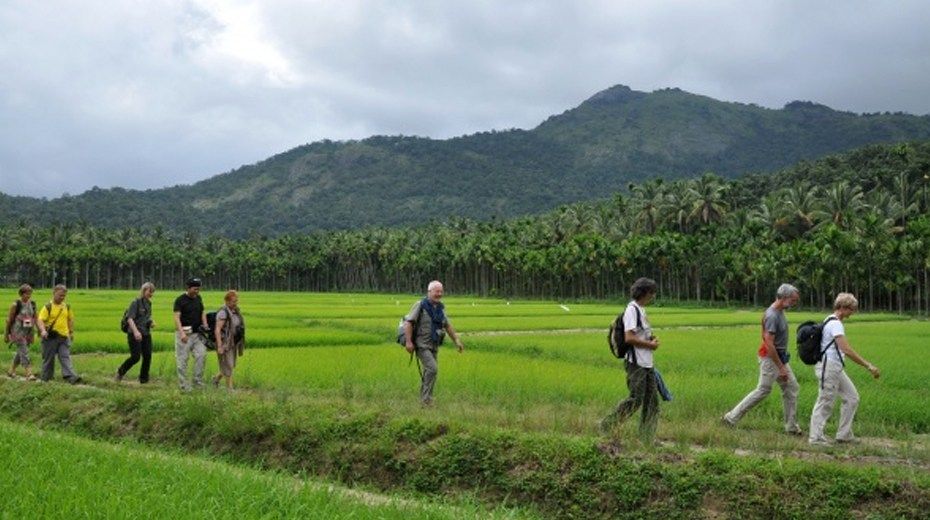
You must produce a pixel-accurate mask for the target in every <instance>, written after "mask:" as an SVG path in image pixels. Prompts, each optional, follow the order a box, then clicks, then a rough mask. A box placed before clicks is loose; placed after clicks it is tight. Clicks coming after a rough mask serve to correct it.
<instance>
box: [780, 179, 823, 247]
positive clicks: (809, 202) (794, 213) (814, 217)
mask: <svg viewBox="0 0 930 520" xmlns="http://www.w3.org/2000/svg"><path fill="white" fill-rule="evenodd" d="M819 191H820V190H819V189H817V188H816V187H813V188H812V187H810V186H809V185H805V184H802V185H799V186H793V187H791V188H787V189H785V190H784V191H782V193H781V201H782V205H783V208H784V210H783V211H784V215H785V217H786V228H785V231H786V232H787V233H788V234H789V235H791V236H794V237H798V236H801V235H803V234H804V233H807V232H808V231H810V230H811V229H812V228H813V227H814V226H815V225H816V224H817V222H818V221H819V220H821V219H822V217H824V216H825V215H824V213H823V211H822V210H821V209H820V208H819V206H818V202H817V201H818V196H819Z"/></svg>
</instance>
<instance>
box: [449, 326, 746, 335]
mask: <svg viewBox="0 0 930 520" xmlns="http://www.w3.org/2000/svg"><path fill="white" fill-rule="evenodd" d="M750 326H755V325H749V324H746V323H739V324H736V325H673V326H669V327H653V330H657V331H659V330H711V329H736V328H743V327H750ZM601 332H603V333H606V332H607V327H598V328H581V329H529V330H483V331H478V332H461V333H460V334H461V335H462V336H464V337H481V336H518V335H521V334H545V335H559V334H589V333H591V334H593V333H601Z"/></svg>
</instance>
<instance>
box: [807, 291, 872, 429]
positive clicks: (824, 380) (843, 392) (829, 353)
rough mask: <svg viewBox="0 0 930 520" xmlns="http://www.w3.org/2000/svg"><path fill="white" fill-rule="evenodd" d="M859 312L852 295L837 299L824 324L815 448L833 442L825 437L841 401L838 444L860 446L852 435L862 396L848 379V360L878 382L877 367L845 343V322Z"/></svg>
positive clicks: (814, 424) (817, 372)
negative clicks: (866, 371)
mask: <svg viewBox="0 0 930 520" xmlns="http://www.w3.org/2000/svg"><path fill="white" fill-rule="evenodd" d="M857 310H859V302H858V300H856V297H855V296H853V295H852V294H850V293H840V294H838V295H836V301H835V302H834V303H833V314H831V315H829V316H827V319H826V320H824V322H823V336H822V337H821V340H820V352H821V354H822V357H821V359H820V361H818V362H817V364H816V365H814V374H815V375H816V376H817V379H818V380H819V381H820V392H819V393H818V394H817V402H816V404H814V411H813V413H812V414H811V430H810V437H809V438H808V442H810V443H811V444H814V445H829V444H830V441H828V440H827V438H826V437H824V433H823V430H824V427H825V426H826V424H827V420H828V419H829V418H830V414H831V413H832V412H833V404H834V403H835V402H836V398H837V397H839V398H840V399H841V400H842V403H843V404H842V406H841V407H840V424H839V427H838V428H837V430H836V442H842V443H853V442H857V440H856V438H855V436H853V432H852V422H853V417H854V416H855V415H856V408H858V407H859V392H858V391H857V390H856V386H855V385H853V382H852V380H850V379H849V376H847V375H846V361H845V360H846V359H847V358H849V359H851V360H853V361H855V362H856V363H858V364H860V365H862V366H864V367H865V368H866V369H867V370H868V371H869V372H870V373H871V374H872V377H874V378H875V379H878V377H879V375H881V374H880V372H879V371H878V367H876V366H875V365H873V364H872V363H869V362H868V361H866V360H865V359H864V358H863V357H862V356H860V355H859V354H858V353H857V352H856V351H855V350H853V348H852V346H851V345H850V344H849V341H848V340H847V339H846V329H845V327H844V326H843V321H845V320H846V318H848V317H850V316H852V315H853V313H855V312H856V311H857Z"/></svg>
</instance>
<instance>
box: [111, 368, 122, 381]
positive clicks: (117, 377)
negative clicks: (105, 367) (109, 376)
mask: <svg viewBox="0 0 930 520" xmlns="http://www.w3.org/2000/svg"><path fill="white" fill-rule="evenodd" d="M113 380H114V381H116V382H117V383H119V382H120V381H122V380H123V374H120V373H119V370H117V371H116V375H115V376H113Z"/></svg>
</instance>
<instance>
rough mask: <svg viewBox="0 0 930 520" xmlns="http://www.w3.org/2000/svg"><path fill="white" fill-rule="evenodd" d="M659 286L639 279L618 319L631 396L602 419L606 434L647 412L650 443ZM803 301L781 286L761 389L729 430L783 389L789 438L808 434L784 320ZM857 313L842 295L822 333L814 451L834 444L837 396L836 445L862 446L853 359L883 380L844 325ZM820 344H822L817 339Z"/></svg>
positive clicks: (730, 418) (737, 410)
mask: <svg viewBox="0 0 930 520" xmlns="http://www.w3.org/2000/svg"><path fill="white" fill-rule="evenodd" d="M657 288H658V287H657V285H656V283H655V281H653V280H651V279H649V278H640V279H638V280H636V282H634V283H633V286H632V288H631V290H630V296H631V301H630V303H629V304H628V305H627V307H626V310H625V311H624V312H623V314H622V315H621V317H620V318H618V322H619V323H620V324H622V333H623V339H624V341H625V343H626V344H628V345H630V346H631V347H632V348H628V349H627V350H626V354H625V359H624V364H625V368H626V374H627V379H626V381H627V387H628V388H629V392H630V393H629V397H627V398H626V399H624V400H622V401H620V403H619V404H618V405H617V407H616V408H615V409H614V410H613V411H612V412H611V413H610V414H608V415H607V417H605V418H604V419H603V420H602V421H601V428H602V430H603V431H605V432H609V431H610V430H611V429H612V428H613V427H615V426H616V425H617V424H618V423H620V422H622V421H623V420H624V419H626V418H627V417H629V416H631V415H632V414H633V413H634V412H636V410H641V413H642V416H641V419H640V428H639V429H640V434H641V435H642V436H643V437H644V438H651V437H652V435H653V434H654V432H655V429H656V424H657V422H658V410H659V397H658V394H659V393H660V387H661V385H662V379H661V376H659V375H658V373H657V371H656V369H655V365H654V353H655V351H656V350H657V349H658V348H659V340H658V339H657V338H656V337H655V336H653V334H652V327H651V325H650V324H649V319H648V317H647V314H646V306H648V305H649V304H650V303H652V301H653V300H654V299H655V296H656V292H657ZM799 298H800V292H799V291H798V289H797V288H796V287H794V286H792V285H790V284H782V285H781V286H780V287H779V288H778V291H777V292H776V296H775V301H774V302H773V303H772V304H771V305H770V306H769V307H768V308H767V309H766V310H765V313H764V314H763V317H762V327H761V332H762V342H761V344H760V346H759V350H758V363H759V382H758V385H757V386H756V388H755V389H754V390H753V391H751V392H750V393H749V394H748V395H747V396H746V397H745V398H743V400H741V401H740V402H739V403H738V404H737V405H736V406H735V407H734V408H733V409H732V410H730V411H729V412H727V413H726V414H724V415H723V417H722V418H721V421H722V422H723V424H725V425H726V426H729V427H735V426H736V424H737V422H739V420H740V419H741V418H742V417H743V416H744V415H745V414H746V412H748V411H749V410H751V409H752V408H753V407H755V406H756V405H758V404H759V403H760V402H762V400H764V399H765V398H766V397H767V396H768V395H769V394H770V393H771V392H772V386H773V385H774V384H775V383H778V385H779V386H780V387H781V390H782V401H783V404H784V413H783V419H784V428H785V432H786V433H788V434H789V435H797V436H802V435H804V433H803V430H802V429H801V427H800V425H799V424H798V421H797V399H798V393H799V391H800V385H798V381H797V379H796V378H795V376H794V372H793V371H792V370H791V366H790V365H789V361H790V358H791V355H790V353H789V352H788V320H787V318H786V317H785V310H786V309H788V308H791V307H793V306H794V305H796V304H797V302H798V299H799ZM858 308H859V302H858V301H857V300H856V298H855V296H853V295H852V294H850V293H845V292H844V293H840V294H838V295H837V296H836V300H835V301H834V304H833V313H832V314H830V315H829V316H827V318H826V319H825V320H824V321H823V322H822V323H821V324H820V325H819V326H818V327H816V331H817V332H819V342H817V344H816V345H815V346H814V348H815V349H816V353H815V356H816V358H815V359H816V362H815V364H814V373H815V376H816V377H817V380H818V382H819V389H818V395H817V401H816V403H815V404H814V409H813V412H812V413H811V419H810V430H809V433H808V442H809V443H810V444H812V445H829V444H831V441H829V440H828V439H827V438H826V437H825V435H824V428H825V426H826V422H827V420H828V419H829V418H830V415H831V413H832V411H833V406H834V404H835V403H836V400H837V398H839V399H840V400H841V401H842V406H841V408H840V419H839V427H838V429H837V432H836V442H839V443H854V442H857V439H856V437H855V436H854V435H853V431H852V422H853V417H854V416H855V414H856V409H857V407H858V406H859V393H858V392H857V390H856V387H855V385H853V382H852V380H850V378H849V376H847V375H846V370H845V367H846V360H847V359H851V360H852V361H854V362H856V363H858V364H859V365H862V366H863V367H865V368H866V369H867V370H868V371H869V372H870V373H871V374H872V377H874V378H876V379H877V378H878V377H879V375H880V371H879V369H878V367H876V366H875V365H873V364H872V363H870V362H868V361H866V360H865V359H864V358H863V357H862V356H861V355H859V353H857V352H856V351H855V350H854V349H853V348H852V346H851V345H850V343H849V340H848V339H847V338H846V330H845V328H844V326H843V321H845V320H846V318H848V317H850V316H851V315H852V314H854V313H855V312H856V311H857V310H858ZM814 341H817V338H816V337H814Z"/></svg>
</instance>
